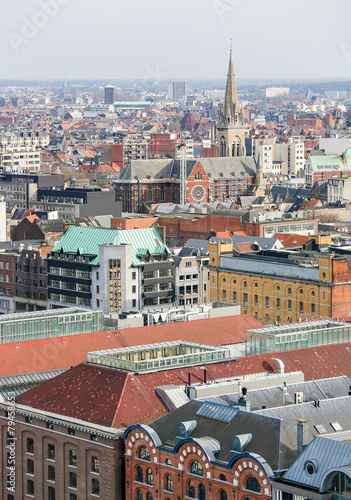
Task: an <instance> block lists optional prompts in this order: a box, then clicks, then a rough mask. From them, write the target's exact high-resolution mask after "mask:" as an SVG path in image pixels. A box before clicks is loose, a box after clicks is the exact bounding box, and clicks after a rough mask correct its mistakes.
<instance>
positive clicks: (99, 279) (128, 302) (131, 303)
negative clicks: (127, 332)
mask: <svg viewBox="0 0 351 500" xmlns="http://www.w3.org/2000/svg"><path fill="white" fill-rule="evenodd" d="M111 261H118V266H117V267H118V275H117V276H115V275H113V274H111V273H113V271H111V269H112V268H113V267H114V265H115V263H114V262H113V263H111ZM99 263H100V266H99V267H98V268H96V269H95V268H94V269H93V270H92V273H91V292H92V303H91V305H92V307H93V308H94V309H95V308H96V309H101V310H102V311H103V312H104V313H105V314H108V313H114V312H122V311H139V310H140V309H141V308H142V307H141V278H142V272H141V269H140V268H135V267H132V245H116V246H115V245H99Z"/></svg>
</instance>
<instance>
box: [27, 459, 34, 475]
mask: <svg viewBox="0 0 351 500" xmlns="http://www.w3.org/2000/svg"><path fill="white" fill-rule="evenodd" d="M27 474H34V461H33V460H31V459H28V460H27Z"/></svg>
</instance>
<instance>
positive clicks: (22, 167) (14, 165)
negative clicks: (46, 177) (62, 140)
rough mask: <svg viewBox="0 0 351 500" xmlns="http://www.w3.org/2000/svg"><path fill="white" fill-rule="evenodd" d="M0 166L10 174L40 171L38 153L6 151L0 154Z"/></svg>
mask: <svg viewBox="0 0 351 500" xmlns="http://www.w3.org/2000/svg"><path fill="white" fill-rule="evenodd" d="M0 166H1V167H2V168H3V169H6V170H7V171H10V172H11V171H12V172H18V173H21V172H32V173H38V172H39V169H40V151H34V150H30V151H28V150H25V149H23V150H7V151H6V152H5V153H1V154H0Z"/></svg>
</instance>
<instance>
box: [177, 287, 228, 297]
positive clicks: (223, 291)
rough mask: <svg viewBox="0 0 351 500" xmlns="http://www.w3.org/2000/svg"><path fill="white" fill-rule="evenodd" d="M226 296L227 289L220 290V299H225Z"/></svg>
mask: <svg viewBox="0 0 351 500" xmlns="http://www.w3.org/2000/svg"><path fill="white" fill-rule="evenodd" d="M187 288H188V287H187ZM226 298H227V291H226V290H222V299H223V300H226Z"/></svg>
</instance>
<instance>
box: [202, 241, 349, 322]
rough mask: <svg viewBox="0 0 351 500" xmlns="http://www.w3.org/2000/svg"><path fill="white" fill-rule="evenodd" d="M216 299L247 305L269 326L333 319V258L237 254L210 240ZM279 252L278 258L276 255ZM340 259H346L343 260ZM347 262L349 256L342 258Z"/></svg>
mask: <svg viewBox="0 0 351 500" xmlns="http://www.w3.org/2000/svg"><path fill="white" fill-rule="evenodd" d="M209 253H210V267H209V281H210V283H209V286H210V298H211V301H217V302H223V303H226V304H238V305H241V308H242V312H243V313H248V314H251V315H252V316H254V317H255V318H256V319H258V320H259V321H262V322H263V323H266V324H272V323H295V322H298V321H313V320H317V319H324V318H330V317H331V316H332V314H333V308H332V301H333V299H332V296H333V293H332V292H333V286H335V283H333V258H332V257H330V256H329V255H328V256H325V257H324V256H322V257H319V258H318V257H315V256H314V257H309V256H308V257H306V255H305V256H300V255H299V254H297V255H296V256H295V255H294V256H292V258H290V259H289V258H288V255H287V254H284V253H283V252H271V256H266V255H261V254H244V255H241V256H233V245H232V243H221V242H216V243H210V244H209ZM273 255H274V256H273ZM339 260H340V259H339ZM342 260H343V261H344V260H345V259H342Z"/></svg>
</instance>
